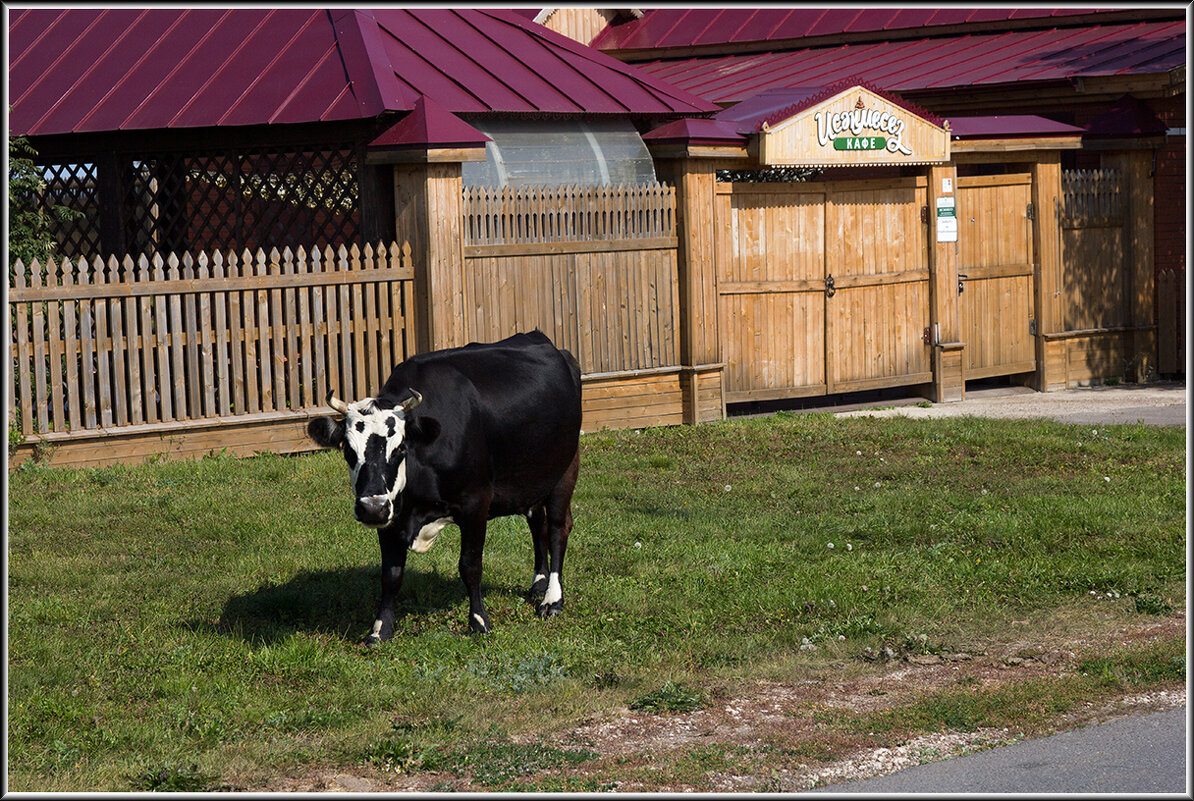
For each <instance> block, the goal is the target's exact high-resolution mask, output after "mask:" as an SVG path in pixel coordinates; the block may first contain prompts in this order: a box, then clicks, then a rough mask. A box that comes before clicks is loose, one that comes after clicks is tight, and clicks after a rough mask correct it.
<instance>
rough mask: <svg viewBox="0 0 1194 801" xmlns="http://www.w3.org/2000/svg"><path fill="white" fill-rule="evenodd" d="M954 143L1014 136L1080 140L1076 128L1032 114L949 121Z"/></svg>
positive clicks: (1079, 130) (950, 119) (1080, 133)
mask: <svg viewBox="0 0 1194 801" xmlns="http://www.w3.org/2000/svg"><path fill="white" fill-rule="evenodd" d="M949 123H950V135H951V136H952V137H953V138H955V139H974V138H987V137H1001V138H1002V137H1015V136H1081V135H1082V133H1083V131H1084V129H1082V128H1079V127H1078V126H1077V125H1067V124H1065V123H1064V122H1055V121H1053V120H1050V119H1046V118H1045V117H1038V116H1036V115H1035V114H997V115H994V116H988V117H950V118H949Z"/></svg>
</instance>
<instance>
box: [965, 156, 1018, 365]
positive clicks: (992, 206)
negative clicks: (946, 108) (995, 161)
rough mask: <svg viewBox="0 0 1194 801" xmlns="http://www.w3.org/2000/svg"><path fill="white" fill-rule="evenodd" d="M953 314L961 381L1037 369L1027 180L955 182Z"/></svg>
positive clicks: (1000, 177) (999, 178)
mask: <svg viewBox="0 0 1194 801" xmlns="http://www.w3.org/2000/svg"><path fill="white" fill-rule="evenodd" d="M957 197H958V278H959V279H960V280H959V281H958V291H959V292H960V293H961V295H960V297H959V299H958V300H959V304H958V313H959V315H960V325H961V339H962V341H963V342H965V343H966V348H965V350H964V351H963V356H964V368H963V369H964V372H963V375H964V376H965V378H966V379H967V380H969V379H973V378H986V377H989V376H996V375H1011V374H1013V373H1025V372H1031V371H1033V370H1035V369H1036V353H1035V349H1034V337H1033V333H1032V325H1033V321H1034V317H1035V313H1034V308H1035V306H1034V303H1033V276H1032V269H1033V252H1032V218H1031V217H1030V216H1029V204H1030V201H1031V200H1032V175H1031V174H1030V173H1015V174H1012V175H984V176H974V177H960V178H958V194H957Z"/></svg>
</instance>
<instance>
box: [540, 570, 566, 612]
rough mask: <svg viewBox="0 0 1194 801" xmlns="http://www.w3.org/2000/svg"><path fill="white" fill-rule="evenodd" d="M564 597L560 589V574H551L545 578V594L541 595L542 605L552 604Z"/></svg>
mask: <svg viewBox="0 0 1194 801" xmlns="http://www.w3.org/2000/svg"><path fill="white" fill-rule="evenodd" d="M563 597H564V590H563V589H562V588H561V587H560V574H559V573H552V574H551V575H550V576H548V578H547V592H545V593H543V603H544V604H545V605H546V604H554V603H555V602H556V601H558V600H560V599H561V598H563Z"/></svg>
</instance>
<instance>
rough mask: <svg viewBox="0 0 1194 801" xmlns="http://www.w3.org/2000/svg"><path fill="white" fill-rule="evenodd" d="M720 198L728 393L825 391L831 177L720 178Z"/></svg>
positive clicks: (772, 395) (740, 397)
mask: <svg viewBox="0 0 1194 801" xmlns="http://www.w3.org/2000/svg"><path fill="white" fill-rule="evenodd" d="M716 204H717V205H716V216H715V219H716V225H717V254H716V259H717V273H718V276H717V277H718V314H719V322H720V324H719V331H720V339H721V350H722V361H724V362H725V365H726V366H725V372H724V374H723V381H724V382H725V398H726V401H727V402H728V403H735V402H739V401H747V400H774V399H777V398H798V397H802V396H807V395H824V394H825V258H824V252H825V188H824V185H823V184H811V183H810V184H778V183H735V184H729V183H719V184H717V198H716Z"/></svg>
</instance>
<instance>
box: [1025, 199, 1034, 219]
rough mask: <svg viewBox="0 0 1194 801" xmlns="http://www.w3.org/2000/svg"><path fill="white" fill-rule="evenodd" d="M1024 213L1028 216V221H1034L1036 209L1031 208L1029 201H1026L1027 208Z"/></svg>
mask: <svg viewBox="0 0 1194 801" xmlns="http://www.w3.org/2000/svg"><path fill="white" fill-rule="evenodd" d="M1024 213H1025V214H1027V215H1028V219H1030V220H1035V219H1036V209H1035V208H1034V207H1033V205H1032V201H1031V200H1030V201H1028V208H1027V210H1025V212H1024Z"/></svg>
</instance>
